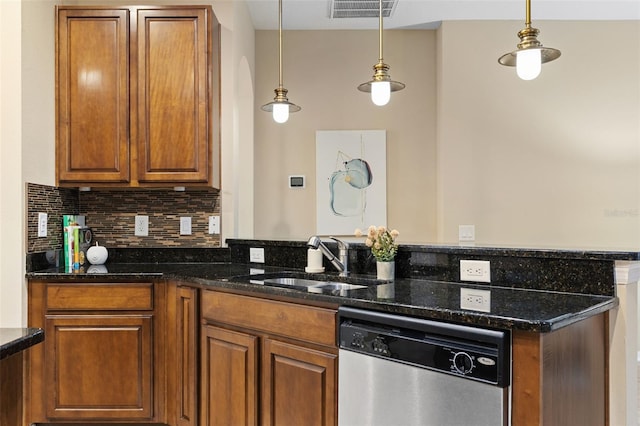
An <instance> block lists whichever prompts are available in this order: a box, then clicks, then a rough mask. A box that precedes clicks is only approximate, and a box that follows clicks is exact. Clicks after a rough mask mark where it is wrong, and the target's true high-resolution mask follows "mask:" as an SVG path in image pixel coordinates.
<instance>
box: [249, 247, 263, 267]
mask: <svg viewBox="0 0 640 426" xmlns="http://www.w3.org/2000/svg"><path fill="white" fill-rule="evenodd" d="M249 262H251V263H264V248H255V247H249Z"/></svg>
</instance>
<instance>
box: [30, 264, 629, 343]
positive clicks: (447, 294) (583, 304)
mask: <svg viewBox="0 0 640 426" xmlns="http://www.w3.org/2000/svg"><path fill="white" fill-rule="evenodd" d="M254 268H255V265H254V266H253V267H252V265H246V264H235V263H225V262H219V263H158V264H156V263H130V264H126V263H122V264H119V263H118V264H108V265H105V266H104V267H102V268H95V267H93V266H90V267H89V268H85V269H83V270H82V271H81V272H79V273H75V274H70V273H65V272H63V270H61V269H57V268H53V269H47V270H42V271H36V272H29V273H27V278H29V279H45V280H51V281H69V280H74V281H79V282H92V281H93V282H97V281H100V282H105V281H107V282H109V281H113V282H117V281H122V280H132V279H137V280H144V279H160V278H166V279H176V280H180V281H185V282H190V283H193V284H194V285H196V286H199V287H201V288H223V289H229V290H235V291H242V292H251V293H254V294H256V295H264V296H266V297H269V296H271V297H274V296H275V297H286V298H291V299H297V300H300V301H301V302H303V301H305V300H307V301H310V302H314V301H315V302H323V303H332V304H336V305H349V306H355V307H360V308H365V309H373V310H380V311H385V312H389V313H395V314H403V315H411V316H417V317H423V318H431V319H440V320H447V321H454V322H458V323H465V324H471V325H478V326H483V327H492V328H502V329H518V330H526V331H532V332H549V331H553V330H556V329H559V328H561V327H564V326H567V325H569V324H572V323H574V322H577V321H579V320H581V319H584V318H587V317H590V316H592V315H596V314H599V313H602V312H605V311H608V310H610V309H612V308H614V307H616V306H617V305H618V299H617V298H616V297H612V296H601V295H591V294H577V293H565V292H552V291H540V290H530V289H522V288H511V287H502V286H494V285H474V284H473V283H459V282H445V281H434V280H429V279H409V278H403V279H396V280H395V281H394V282H392V283H384V282H380V281H376V280H375V279H373V277H372V276H371V275H354V276H352V277H351V280H353V281H356V282H360V283H362V284H364V285H366V287H365V288H361V289H356V290H351V291H346V292H345V291H343V292H342V293H341V294H340V293H339V292H335V291H333V292H332V291H324V292H320V293H316V292H309V291H307V289H304V288H285V287H276V286H271V285H265V284H264V283H263V281H262V280H263V279H264V278H265V275H264V274H263V275H255V276H251V273H256V272H258V273H259V272H264V273H266V274H267V275H266V276H267V277H268V276H269V275H272V276H273V275H278V274H282V273H290V274H291V273H295V274H296V275H298V276H302V277H307V278H315V279H323V280H325V279H331V280H336V281H340V280H341V279H340V278H339V277H337V276H336V275H332V274H315V275H309V274H305V273H303V272H301V271H299V270H291V269H290V268H289V269H284V268H275V267H265V268H261V269H260V270H256V269H254ZM463 287H465V288H481V289H484V290H490V291H491V312H478V311H472V310H465V309H461V308H460V289H461V288H463Z"/></svg>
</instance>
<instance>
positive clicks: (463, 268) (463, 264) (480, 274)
mask: <svg viewBox="0 0 640 426" xmlns="http://www.w3.org/2000/svg"><path fill="white" fill-rule="evenodd" d="M460 281H476V282H482V283H490V282H491V262H489V261H488V260H461V261H460Z"/></svg>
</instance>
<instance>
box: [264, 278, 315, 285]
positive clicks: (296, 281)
mask: <svg viewBox="0 0 640 426" xmlns="http://www.w3.org/2000/svg"><path fill="white" fill-rule="evenodd" d="M325 282H326V281H317V280H310V279H306V278H297V277H278V278H267V279H266V280H264V283H265V284H271V285H287V286H292V287H310V286H314V285H318V284H323V283H325Z"/></svg>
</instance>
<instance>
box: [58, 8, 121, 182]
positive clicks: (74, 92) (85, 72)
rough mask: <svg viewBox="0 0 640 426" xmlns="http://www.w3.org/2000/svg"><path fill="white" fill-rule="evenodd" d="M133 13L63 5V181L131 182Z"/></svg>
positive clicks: (60, 136) (60, 170) (60, 165)
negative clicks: (131, 34) (130, 60)
mask: <svg viewBox="0 0 640 426" xmlns="http://www.w3.org/2000/svg"><path fill="white" fill-rule="evenodd" d="M128 17H129V11H128V10H127V9H89V10H84V9H73V8H71V9H59V10H58V14H57V23H56V25H57V31H56V34H57V37H56V61H57V63H56V73H57V76H56V77H57V85H56V89H57V90H56V102H57V114H56V117H57V120H58V123H57V134H56V139H57V140H56V157H57V167H56V171H57V180H58V182H60V183H65V182H66V183H74V182H75V183H86V182H128V181H129V178H130V173H129V18H128Z"/></svg>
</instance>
